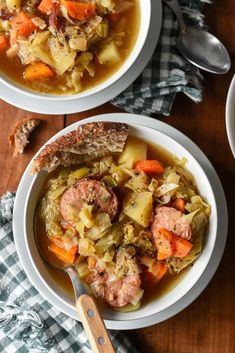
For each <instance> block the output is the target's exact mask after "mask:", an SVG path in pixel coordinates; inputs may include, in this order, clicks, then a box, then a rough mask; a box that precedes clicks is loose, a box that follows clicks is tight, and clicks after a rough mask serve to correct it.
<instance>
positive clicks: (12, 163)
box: [0, 100, 64, 195]
mask: <svg viewBox="0 0 235 353" xmlns="http://www.w3.org/2000/svg"><path fill="white" fill-rule="evenodd" d="M29 117H34V118H39V119H40V120H41V123H40V126H39V127H38V128H37V129H36V130H35V131H34V132H33V133H32V136H31V139H30V144H29V146H27V147H26V150H25V153H24V154H22V155H20V156H19V157H16V158H14V157H13V148H12V147H9V145H8V136H9V133H10V132H11V129H12V128H13V126H14V124H15V122H16V121H18V120H19V119H22V118H29ZM63 127H64V117H63V116H62V115H61V116H49V115H41V114H33V113H30V112H27V111H24V110H21V109H17V108H15V107H13V106H12V105H9V104H7V103H5V102H3V101H2V100H0V195H2V194H3V193H4V192H6V191H7V190H9V191H15V190H16V189H17V186H18V184H19V181H20V178H21V176H22V174H23V172H24V170H25V168H26V166H27V164H28V163H29V161H30V160H31V159H32V157H33V156H34V154H35V153H36V152H37V151H38V149H39V148H40V147H41V146H42V145H43V144H44V143H45V142H46V141H47V140H48V139H49V138H50V137H51V136H53V135H54V134H55V133H57V132H58V131H59V130H61V129H63Z"/></svg>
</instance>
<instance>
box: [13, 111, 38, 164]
mask: <svg viewBox="0 0 235 353" xmlns="http://www.w3.org/2000/svg"><path fill="white" fill-rule="evenodd" d="M39 124H40V119H33V118H24V119H20V120H18V121H17V122H16V123H15V125H14V126H13V128H12V130H11V133H10V134H9V137H8V143H9V145H10V146H14V152H13V156H14V157H18V156H19V154H22V153H24V150H25V147H26V146H27V144H28V143H29V140H28V139H29V136H30V134H31V133H32V131H33V130H34V129H35V128H36V127H37V126H38V125H39Z"/></svg>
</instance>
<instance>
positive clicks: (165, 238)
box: [155, 228, 175, 260]
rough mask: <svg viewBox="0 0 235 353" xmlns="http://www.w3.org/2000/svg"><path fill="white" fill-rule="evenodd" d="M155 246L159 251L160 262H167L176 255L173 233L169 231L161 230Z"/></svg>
mask: <svg viewBox="0 0 235 353" xmlns="http://www.w3.org/2000/svg"><path fill="white" fill-rule="evenodd" d="M155 244H156V248H157V250H158V253H157V259H158V260H165V259H167V258H168V257H171V256H172V255H173V254H174V251H175V244H174V241H173V237H172V234H171V232H169V231H168V230H167V229H165V228H161V229H159V231H158V236H157V238H156V239H155Z"/></svg>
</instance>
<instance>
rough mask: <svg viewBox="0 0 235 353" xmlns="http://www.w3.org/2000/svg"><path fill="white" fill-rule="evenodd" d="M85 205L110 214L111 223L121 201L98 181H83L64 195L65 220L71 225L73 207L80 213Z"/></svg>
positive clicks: (63, 213) (61, 206) (61, 207)
mask: <svg viewBox="0 0 235 353" xmlns="http://www.w3.org/2000/svg"><path fill="white" fill-rule="evenodd" d="M84 203H88V204H93V205H94V206H96V207H97V208H98V209H100V210H101V211H102V212H104V213H108V214H109V216H110V220H111V221H112V220H114V219H115V217H116V216H117V215H118V212H119V209H120V207H119V200H118V198H117V196H116V195H115V193H114V192H113V191H112V190H111V189H108V188H107V187H105V186H104V185H103V184H102V183H101V182H100V181H98V180H91V179H89V180H87V179H83V180H81V181H79V182H78V183H76V184H75V185H74V186H71V187H70V188H69V189H67V190H66V191H65V193H64V194H63V196H62V198H61V201H60V212H61V214H62V217H63V219H64V220H65V221H66V222H68V223H71V216H70V208H71V206H72V207H73V208H75V209H76V210H77V211H78V212H80V210H81V209H82V206H83V204H84Z"/></svg>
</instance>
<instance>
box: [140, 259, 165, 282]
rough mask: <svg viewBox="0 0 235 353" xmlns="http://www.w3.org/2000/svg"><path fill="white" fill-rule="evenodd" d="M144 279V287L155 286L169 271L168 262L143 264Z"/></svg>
mask: <svg viewBox="0 0 235 353" xmlns="http://www.w3.org/2000/svg"><path fill="white" fill-rule="evenodd" d="M142 269H143V272H142V276H141V277H142V281H143V285H144V288H153V287H155V285H156V284H157V283H158V282H159V281H160V280H161V279H162V277H163V276H164V275H165V274H166V272H167V269H168V267H167V264H165V263H163V262H159V261H156V260H155V261H154V264H153V266H151V267H149V268H148V267H147V266H144V267H143V266H142Z"/></svg>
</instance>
